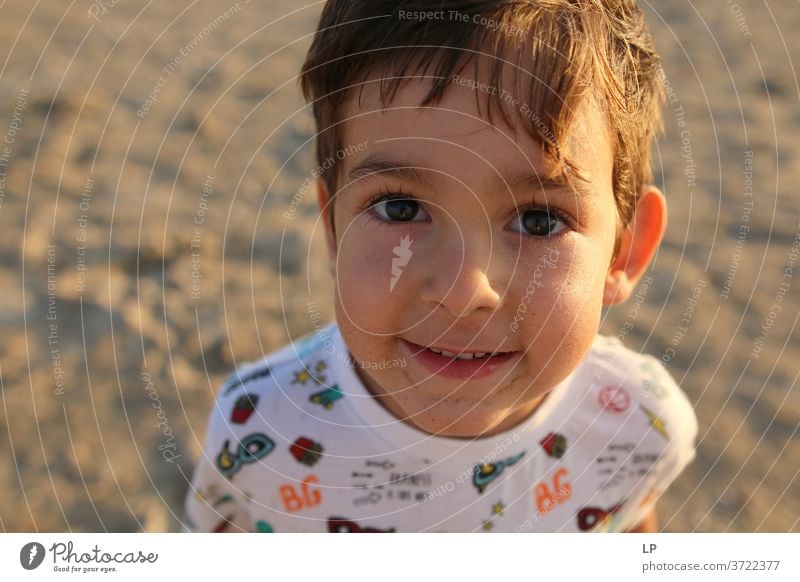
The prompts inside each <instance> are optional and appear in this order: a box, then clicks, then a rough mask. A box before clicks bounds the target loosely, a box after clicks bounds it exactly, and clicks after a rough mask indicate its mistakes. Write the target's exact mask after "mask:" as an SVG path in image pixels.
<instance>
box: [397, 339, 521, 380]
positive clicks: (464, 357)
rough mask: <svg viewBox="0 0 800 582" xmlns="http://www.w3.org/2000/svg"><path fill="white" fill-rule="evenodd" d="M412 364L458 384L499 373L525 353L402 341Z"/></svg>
mask: <svg viewBox="0 0 800 582" xmlns="http://www.w3.org/2000/svg"><path fill="white" fill-rule="evenodd" d="M402 342H403V344H404V345H405V347H406V349H407V350H408V351H409V355H410V356H411V358H412V360H414V361H416V362H417V363H418V364H420V365H421V366H422V367H424V368H426V369H427V370H428V371H430V372H433V373H434V374H436V375H437V376H441V377H444V378H450V379H454V380H464V379H471V380H474V379H477V378H483V377H486V376H489V375H490V374H493V373H495V372H496V371H497V370H498V369H499V368H501V367H502V366H504V365H506V364H508V363H509V362H512V361H513V360H515V359H516V358H517V357H518V356H519V355H520V353H521V352H517V351H500V350H497V351H486V350H485V348H483V349H476V348H453V347H450V349H446V348H443V347H440V346H423V345H419V344H415V343H413V342H410V341H408V340H406V339H403V340H402Z"/></svg>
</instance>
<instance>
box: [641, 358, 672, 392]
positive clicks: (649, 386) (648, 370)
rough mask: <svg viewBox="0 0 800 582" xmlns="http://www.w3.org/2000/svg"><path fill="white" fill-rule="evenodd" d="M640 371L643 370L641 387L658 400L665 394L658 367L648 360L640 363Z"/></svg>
mask: <svg viewBox="0 0 800 582" xmlns="http://www.w3.org/2000/svg"><path fill="white" fill-rule="evenodd" d="M641 369H642V372H644V376H645V377H644V379H643V380H642V389H643V390H647V391H648V392H650V393H651V394H652V395H653V396H655V397H656V398H658V399H659V400H660V399H662V398H664V397H665V396H666V395H667V390H666V388H664V386H663V385H662V383H661V377H662V373H661V372H660V371H659V370H658V368H657V367H656V366H655V365H654V364H653V363H652V362H651V361H649V360H645V362H644V363H643V364H642V365H641Z"/></svg>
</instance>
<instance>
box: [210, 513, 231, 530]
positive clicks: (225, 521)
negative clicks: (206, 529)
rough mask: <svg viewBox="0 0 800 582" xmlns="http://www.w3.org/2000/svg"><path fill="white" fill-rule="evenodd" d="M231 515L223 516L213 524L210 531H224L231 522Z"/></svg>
mask: <svg viewBox="0 0 800 582" xmlns="http://www.w3.org/2000/svg"><path fill="white" fill-rule="evenodd" d="M232 520H233V515H228V516H226V517H223V518H222V520H221V521H220V522H219V523H217V525H215V526H214V528H213V529H212V530H211V533H222V532H224V531H225V530H226V529H227V528H228V526H229V525H230V524H231V523H232Z"/></svg>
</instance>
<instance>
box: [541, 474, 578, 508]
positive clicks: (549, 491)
mask: <svg viewBox="0 0 800 582" xmlns="http://www.w3.org/2000/svg"><path fill="white" fill-rule="evenodd" d="M568 475H569V471H567V469H565V468H564V467H561V468H560V469H559V470H558V471H556V472H555V473H554V474H553V477H552V479H551V485H552V488H551V487H548V484H547V483H546V482H545V481H546V480H545V481H540V482H539V483H537V484H536V489H535V490H534V492H533V494H534V497H535V498H536V507H537V508H538V509H539V513H540V514H541V515H544V514H546V513H548V512H549V511H552V510H553V508H554V507H555V506H556V505H558V504H560V503H564V502H565V501H566V500H567V499H569V498H570V495H572V485H570V483H569V482H568V481H567V480H566V478H567V476H568ZM562 479H563V482H562Z"/></svg>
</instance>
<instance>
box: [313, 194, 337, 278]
mask: <svg viewBox="0 0 800 582" xmlns="http://www.w3.org/2000/svg"><path fill="white" fill-rule="evenodd" d="M317 201H318V203H319V214H320V217H321V219H322V225H323V226H324V228H325V243H326V246H327V247H328V259H329V261H330V264H329V267H330V271H331V276H332V277H333V278H334V279H336V233H335V232H334V229H333V201H332V200H331V196H330V193H329V192H328V187H327V186H326V185H325V182H324V180H323V179H322V178H317Z"/></svg>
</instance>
